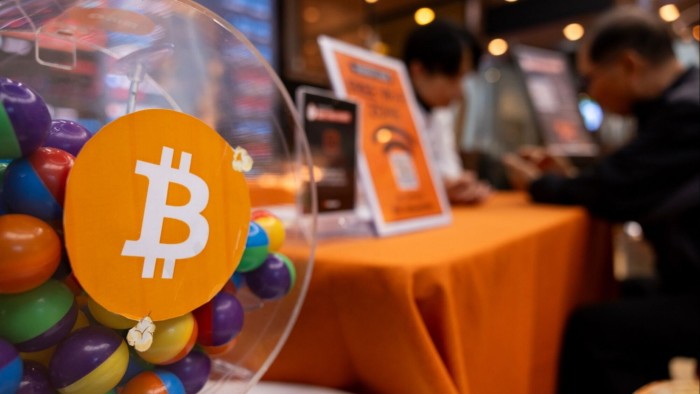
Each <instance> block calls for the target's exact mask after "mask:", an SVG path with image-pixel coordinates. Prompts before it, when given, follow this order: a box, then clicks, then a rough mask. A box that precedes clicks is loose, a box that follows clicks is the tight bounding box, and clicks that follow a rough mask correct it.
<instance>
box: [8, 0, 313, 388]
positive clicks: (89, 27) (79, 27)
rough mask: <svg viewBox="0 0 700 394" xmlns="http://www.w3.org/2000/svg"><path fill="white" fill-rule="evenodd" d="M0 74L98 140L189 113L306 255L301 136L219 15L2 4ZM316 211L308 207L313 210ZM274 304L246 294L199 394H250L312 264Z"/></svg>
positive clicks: (130, 0)
mask: <svg viewBox="0 0 700 394" xmlns="http://www.w3.org/2000/svg"><path fill="white" fill-rule="evenodd" d="M0 76H2V77H6V78H10V79H12V80H15V81H20V82H22V83H23V84H25V85H27V86H29V87H30V88H31V89H33V90H34V91H36V92H37V93H38V94H39V95H40V96H41V97H42V98H43V99H44V101H45V102H46V104H47V105H48V106H49V109H50V111H51V115H52V117H53V118H54V119H68V120H74V121H76V122H78V123H80V124H81V125H83V126H84V127H85V128H87V129H89V130H90V131H91V132H93V133H95V132H98V130H99V129H100V128H101V127H102V126H104V125H105V124H107V123H109V122H110V121H112V120H114V119H117V118H119V117H121V116H123V115H126V114H129V113H132V112H135V111H139V110H142V109H149V108H164V109H172V110H176V111H180V112H184V113H187V114H189V115H192V116H194V117H196V118H198V119H200V120H202V121H203V122H205V123H206V124H207V125H209V126H210V127H211V128H213V129H214V130H216V131H217V132H218V133H219V134H220V135H221V136H222V137H223V138H224V139H225V140H226V141H227V142H228V143H229V144H230V145H231V146H232V147H236V146H241V147H244V148H245V149H246V150H247V151H248V153H249V154H250V156H251V157H252V158H253V161H254V163H255V164H254V167H253V169H252V170H251V171H250V172H248V173H247V174H246V180H247V183H248V187H249V190H250V198H251V203H252V210H253V211H256V210H263V209H264V210H268V211H270V212H272V213H273V214H274V215H276V216H277V217H279V218H280V219H281V221H282V222H283V223H284V227H285V231H286V239H285V241H284V246H283V249H284V248H293V249H294V250H295V251H302V253H295V255H305V256H313V251H312V249H313V246H314V240H315V235H314V230H315V220H314V219H315V212H314V213H312V214H310V215H309V214H304V213H303V211H304V209H303V206H302V205H303V204H305V203H307V204H308V203H309V202H310V203H311V206H313V207H315V192H314V187H313V180H312V179H310V178H311V175H310V174H311V173H312V171H310V168H311V166H310V158H309V154H308V147H307V145H306V140H305V137H304V135H303V132H302V131H301V129H300V127H298V124H299V122H298V119H297V115H296V112H295V109H294V106H293V104H292V102H291V100H290V98H289V95H288V94H287V92H286V90H285V88H284V87H283V85H282V84H281V82H280V80H279V78H278V77H277V76H276V74H275V71H274V70H273V68H272V67H271V66H270V65H269V64H268V63H267V62H266V61H265V60H264V58H263V56H261V54H260V53H259V52H258V51H257V50H256V49H255V48H254V47H253V45H251V43H250V42H249V41H248V40H247V39H246V38H245V37H244V36H243V35H242V34H241V33H240V32H239V31H237V30H236V29H235V28H233V27H232V26H231V25H230V24H229V23H228V22H226V21H225V20H224V19H222V18H221V17H219V16H217V15H215V14H214V13H212V12H211V11H209V10H207V9H206V8H204V7H202V6H201V5H199V4H197V3H196V2H193V1H175V0H170V1H166V0H154V1H134V0H100V1H96V0H82V1H69V0H20V1H8V2H2V3H1V4H0ZM314 209H315V208H314ZM293 264H294V266H295V267H296V284H295V286H294V287H293V288H292V290H291V292H290V293H289V294H287V295H286V296H284V297H282V298H278V299H275V300H262V299H260V298H259V297H258V296H256V295H255V294H253V292H251V291H248V290H247V289H246V288H245V287H244V288H243V289H241V290H239V292H238V294H237V296H238V297H239V300H240V301H241V303H242V305H243V307H244V309H245V311H246V312H245V323H244V326H243V329H242V331H241V333H240V334H239V336H238V338H237V342H236V344H235V346H233V348H231V349H230V350H228V351H226V352H225V353H223V354H221V355H218V356H213V357H212V373H211V375H210V377H209V381H208V382H207V384H206V386H205V387H204V389H203V390H202V392H205V393H206V392H216V391H219V390H222V391H223V390H225V391H226V392H236V393H244V392H247V391H248V390H249V389H250V388H251V387H252V386H253V385H254V384H255V383H256V382H257V381H258V380H259V379H260V378H261V376H262V375H263V373H264V372H265V370H266V369H267V368H268V367H269V365H270V364H271V363H272V361H273V360H274V357H275V356H276V354H277V353H278V352H279V350H280V348H281V347H282V345H283V343H284V340H285V339H286V337H287V335H288V334H289V331H290V330H291V328H292V326H293V324H294V321H295V319H296V316H297V315H298V313H299V310H300V307H301V303H302V302H303V298H304V295H305V292H306V289H307V287H308V281H309V278H310V274H311V270H312V260H311V258H309V257H307V258H305V259H296V260H294V261H293Z"/></svg>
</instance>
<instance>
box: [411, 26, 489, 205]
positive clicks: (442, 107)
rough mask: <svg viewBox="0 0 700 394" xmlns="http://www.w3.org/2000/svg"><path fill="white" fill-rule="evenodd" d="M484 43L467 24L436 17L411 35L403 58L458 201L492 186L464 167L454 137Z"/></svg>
mask: <svg viewBox="0 0 700 394" xmlns="http://www.w3.org/2000/svg"><path fill="white" fill-rule="evenodd" d="M480 55H481V49H480V47H479V45H478V44H477V42H476V40H475V39H474V37H473V36H472V35H471V34H470V33H469V32H468V31H467V30H466V29H461V28H459V27H457V26H455V25H452V24H451V23H448V22H445V21H440V20H436V21H433V22H431V23H430V24H428V25H424V26H419V27H417V28H416V29H414V30H413V31H412V32H411V33H409V35H408V36H407V38H406V41H405V43H404V54H403V60H404V63H405V64H406V67H407V68H408V74H409V77H410V78H411V83H412V85H413V90H414V92H415V94H416V99H417V100H418V103H419V104H420V106H421V108H422V110H423V111H421V112H422V113H423V115H424V122H425V125H426V137H427V139H428V141H429V145H430V153H431V154H432V157H433V159H434V162H435V163H436V165H437V167H438V170H439V171H440V175H441V177H442V180H443V184H444V186H445V190H446V192H447V196H448V198H449V200H450V202H451V203H453V204H471V203H478V202H481V201H483V200H485V199H486V198H487V197H488V196H489V195H490V194H491V187H490V186H489V185H488V184H487V183H485V182H482V181H480V180H479V179H478V178H477V176H476V174H475V173H474V172H472V171H465V170H464V169H463V167H462V161H461V159H460V157H459V149H458V148H457V144H456V142H455V140H456V135H455V113H456V111H454V109H453V108H451V106H453V105H455V104H456V103H458V102H459V100H461V99H462V84H461V81H462V79H463V78H464V77H465V76H466V75H467V74H468V73H469V72H471V71H473V70H474V68H475V65H476V64H477V62H478V58H479V56H480Z"/></svg>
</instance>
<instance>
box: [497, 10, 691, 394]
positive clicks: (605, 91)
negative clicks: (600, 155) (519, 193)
mask: <svg viewBox="0 0 700 394" xmlns="http://www.w3.org/2000/svg"><path fill="white" fill-rule="evenodd" d="M672 44H673V42H672V37H671V34H670V33H669V31H668V27H667V26H666V25H665V24H664V23H663V22H661V21H660V20H658V19H656V18H655V17H654V16H652V15H650V14H647V13H645V12H643V11H642V10H640V9H637V8H623V9H617V10H613V11H611V12H610V13H608V14H606V15H605V16H603V17H602V18H601V19H600V20H599V21H598V22H597V24H596V25H595V27H594V28H593V30H591V31H590V33H589V35H588V37H587V41H586V42H585V43H584V44H583V45H582V47H581V48H580V51H579V55H578V66H579V71H580V73H581V75H582V76H583V77H585V79H587V82H588V87H587V88H588V92H589V94H590V95H591V97H593V98H594V99H595V100H597V101H598V102H599V103H600V104H601V106H603V108H605V109H606V110H608V111H611V112H615V113H619V114H625V115H626V114H630V115H633V116H634V117H635V118H636V120H637V135H636V137H635V138H634V139H633V140H632V141H631V142H630V143H629V144H628V145H626V146H624V147H623V148H621V149H620V150H619V151H617V152H615V153H613V154H612V155H610V156H609V157H606V158H604V159H602V160H601V162H600V163H598V164H597V165H596V166H595V167H594V168H592V169H591V170H590V171H587V172H585V173H581V174H576V171H575V170H574V169H573V168H572V167H571V166H570V165H568V164H567V163H566V161H565V160H561V159H557V158H553V157H551V156H549V155H547V154H546V152H545V151H543V150H542V149H536V148H527V149H523V150H522V151H521V152H519V154H517V155H516V154H510V155H507V156H505V157H504V164H505V165H506V167H507V168H508V170H509V173H510V177H511V180H512V181H513V183H514V185H516V186H519V187H521V188H527V189H528V190H529V192H530V195H531V196H532V199H533V200H534V201H536V202H541V203H555V204H579V205H582V206H584V207H586V208H587V209H588V210H589V211H590V212H591V213H592V214H593V215H596V216H600V217H603V218H606V219H609V220H613V221H637V222H639V223H640V224H641V225H642V227H643V230H644V235H645V237H646V238H647V240H648V241H649V242H650V243H651V244H652V246H653V247H654V251H655V253H656V266H657V271H658V275H657V276H658V279H659V287H658V290H657V291H656V292H655V293H654V294H653V295H652V296H648V297H645V298H636V299H630V298H626V299H620V300H617V301H614V302H612V303H609V304H605V305H597V306H591V307H587V308H583V309H580V310H578V311H576V312H575V313H574V315H573V316H572V318H571V320H570V321H569V325H568V327H567V331H566V334H565V339H564V344H563V350H562V354H561V360H560V382H559V392H560V393H627V394H628V393H631V392H633V391H634V390H635V389H637V388H639V387H640V386H642V385H644V384H645V383H648V382H650V381H653V380H659V379H664V378H667V377H668V375H667V365H668V362H669V360H670V359H671V358H672V357H675V356H690V357H695V358H700V177H699V174H700V92H699V91H700V82H699V81H700V79H699V77H698V69H697V68H695V67H692V68H688V69H686V68H685V67H684V66H683V65H682V64H681V63H680V62H679V61H678V60H677V59H676V57H675V55H674V52H673V45H672Z"/></svg>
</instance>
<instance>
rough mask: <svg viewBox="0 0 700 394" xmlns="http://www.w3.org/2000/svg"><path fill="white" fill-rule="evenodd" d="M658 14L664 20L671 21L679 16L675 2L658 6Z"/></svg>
mask: <svg viewBox="0 0 700 394" xmlns="http://www.w3.org/2000/svg"><path fill="white" fill-rule="evenodd" d="M659 16H660V17H661V19H663V20H665V21H666V22H673V21H675V20H676V19H678V18H679V17H680V16H681V13H680V12H678V7H676V5H675V4H666V5H665V6H663V7H661V8H659Z"/></svg>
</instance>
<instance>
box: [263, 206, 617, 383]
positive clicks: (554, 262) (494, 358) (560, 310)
mask: <svg viewBox="0 0 700 394" xmlns="http://www.w3.org/2000/svg"><path fill="white" fill-rule="evenodd" d="M591 228H592V227H591V221H590V220H589V218H588V216H587V215H586V214H585V212H584V211H583V210H582V209H579V208H565V207H554V206H542V205H539V206H536V205H531V204H529V203H528V202H527V199H526V197H525V196H524V195H522V194H516V193H500V194H496V195H495V196H493V197H492V198H491V199H490V200H489V201H488V202H487V203H485V204H483V205H481V206H476V207H463V208H456V209H455V210H454V212H453V223H452V225H450V226H448V227H443V228H437V229H431V230H426V231H422V232H417V233H411V234H405V235H401V236H395V237H390V238H382V239H379V238H365V239H342V240H334V241H322V242H321V243H320V244H319V245H318V248H317V251H316V259H315V266H314V272H313V277H312V280H311V285H310V288H309V292H308V294H307V298H306V301H305V304H304V306H303V307H302V311H301V315H300V317H299V319H298V321H297V324H296V326H295V327H294V329H293V331H292V334H291V336H290V337H289V339H288V341H287V343H286V345H285V347H284V348H283V349H282V351H281V353H280V354H279V356H278V357H277V359H276V361H275V363H273V365H272V366H271V368H270V369H269V371H268V373H267V375H266V377H265V378H266V379H269V380H283V381H296V382H302V383H311V384H317V385H324V386H330V387H337V388H347V389H351V390H355V391H359V392H372V393H387V394H395V393H402V394H410V393H441V394H449V393H474V394H488V393H494V394H502V393H511V394H512V393H533V394H534V393H537V394H546V393H553V392H554V385H555V376H556V360H557V353H558V343H559V341H560V338H561V333H562V330H563V325H564V322H565V318H566V316H567V314H568V312H570V310H571V309H572V308H573V306H575V305H576V304H578V303H580V302H581V301H582V300H584V299H585V300H590V299H592V298H598V297H600V296H601V295H602V294H603V290H604V289H606V288H607V287H606V286H605V282H606V280H609V278H610V277H611V275H610V274H611V271H610V272H608V275H605V274H604V273H603V272H602V271H601V270H603V269H606V270H609V268H610V267H609V265H606V264H608V263H609V261H608V260H607V259H595V261H594V260H591V259H590V258H589V257H588V256H590V253H588V250H589V248H588V238H589V233H590V231H591ZM601 238H602V239H605V240H606V241H609V237H601ZM288 252H289V253H290V254H294V251H288ZM587 260H591V261H587ZM608 283H609V282H608Z"/></svg>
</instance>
